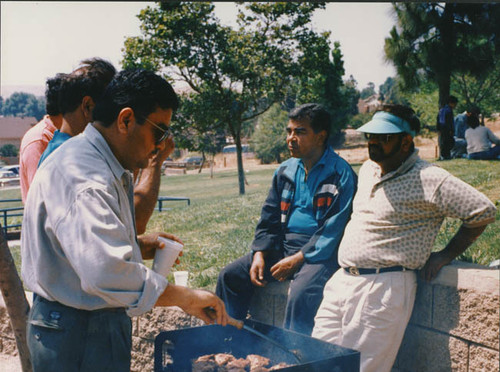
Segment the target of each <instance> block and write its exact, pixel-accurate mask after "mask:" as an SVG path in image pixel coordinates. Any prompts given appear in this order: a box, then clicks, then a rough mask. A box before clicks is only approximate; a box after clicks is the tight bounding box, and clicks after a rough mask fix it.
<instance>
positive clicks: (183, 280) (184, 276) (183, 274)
mask: <svg viewBox="0 0 500 372" xmlns="http://www.w3.org/2000/svg"><path fill="white" fill-rule="evenodd" d="M188 277H189V272H187V271H174V280H175V284H176V285H182V286H183V287H187V285H188Z"/></svg>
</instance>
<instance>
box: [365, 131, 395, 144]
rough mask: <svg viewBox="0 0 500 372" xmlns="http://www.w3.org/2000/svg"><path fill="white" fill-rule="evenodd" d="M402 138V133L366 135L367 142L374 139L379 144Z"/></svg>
mask: <svg viewBox="0 0 500 372" xmlns="http://www.w3.org/2000/svg"><path fill="white" fill-rule="evenodd" d="M397 136H401V133H396V134H377V133H365V138H366V140H368V141H369V140H371V139H374V140H375V141H378V142H383V143H389V141H390V140H391V138H393V137H397Z"/></svg>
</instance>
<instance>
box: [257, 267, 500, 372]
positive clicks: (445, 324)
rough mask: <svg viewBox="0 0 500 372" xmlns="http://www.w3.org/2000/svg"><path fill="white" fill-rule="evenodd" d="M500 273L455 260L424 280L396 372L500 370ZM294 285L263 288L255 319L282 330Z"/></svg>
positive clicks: (394, 369) (402, 345) (394, 371)
mask: <svg viewBox="0 0 500 372" xmlns="http://www.w3.org/2000/svg"><path fill="white" fill-rule="evenodd" d="M499 282H500V277H499V270H492V269H488V268H485V267H484V266H479V265H473V264H468V263H464V262H459V261H454V262H453V264H452V265H449V266H446V267H444V268H443V269H442V270H441V272H440V274H439V276H438V277H437V278H436V279H435V280H434V281H433V282H432V283H425V282H422V281H419V285H418V290H417V297H416V300H415V306H414V309H413V314H412V317H411V319H410V323H409V324H408V327H407V330H406V334H405V337H404V339H403V342H402V344H401V348H400V350H399V354H398V357H397V359H396V363H395V365H394V368H393V372H423V371H429V372H436V371H459V372H477V371H484V372H492V371H499V367H500V366H499V323H500V311H499V308H500V301H499V293H500V289H499ZM287 293H288V286H287V285H286V284H282V283H273V285H271V286H269V287H266V288H262V289H259V292H258V295H257V298H255V299H254V300H253V302H252V307H251V309H250V313H251V316H252V318H253V319H256V320H259V321H261V322H264V323H267V324H272V325H276V326H281V325H282V321H283V312H284V307H285V303H286V296H287Z"/></svg>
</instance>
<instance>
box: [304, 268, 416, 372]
mask: <svg viewBox="0 0 500 372" xmlns="http://www.w3.org/2000/svg"><path fill="white" fill-rule="evenodd" d="M416 289H417V279H416V273H415V272H414V271H404V272H403V271H400V272H388V273H382V274H373V275H359V276H356V275H351V274H348V273H346V272H345V270H344V269H339V270H338V271H337V272H336V273H335V274H334V276H333V277H332V278H331V279H330V280H329V281H328V283H327V284H326V286H325V291H324V293H323V302H322V303H321V305H320V307H319V310H318V312H317V314H316V317H315V319H314V321H315V325H314V329H313V333H312V336H313V337H315V338H319V339H321V340H324V341H327V342H331V343H333V344H337V345H340V346H343V347H347V348H350V349H354V350H358V351H360V353H361V372H384V371H387V372H389V371H390V370H391V368H392V365H393V364H394V360H395V359H396V355H397V353H398V350H399V346H400V344H401V341H402V339H403V336H404V332H405V329H406V325H407V324H408V321H409V319H410V316H411V312H412V309H413V303H414V301H415V293H416Z"/></svg>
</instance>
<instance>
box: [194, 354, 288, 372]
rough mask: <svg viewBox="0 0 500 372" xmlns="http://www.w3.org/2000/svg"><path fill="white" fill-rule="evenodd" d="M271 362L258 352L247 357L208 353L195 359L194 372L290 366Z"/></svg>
mask: <svg viewBox="0 0 500 372" xmlns="http://www.w3.org/2000/svg"><path fill="white" fill-rule="evenodd" d="M270 363H271V361H270V360H269V358H266V357H263V356H261V355H257V354H250V355H248V356H247V357H246V359H243V358H239V359H237V358H235V357H234V356H233V355H231V354H226V353H219V354H208V355H202V356H200V357H199V358H198V359H196V360H194V361H193V363H192V372H269V371H275V370H277V369H280V368H285V367H289V366H290V365H289V364H286V363H278V364H276V365H274V366H269V364H270Z"/></svg>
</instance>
